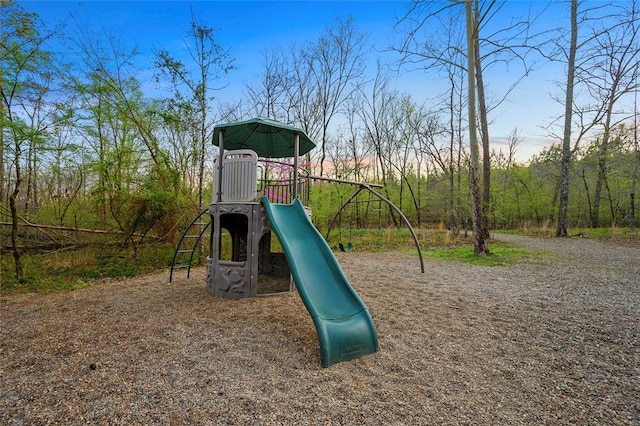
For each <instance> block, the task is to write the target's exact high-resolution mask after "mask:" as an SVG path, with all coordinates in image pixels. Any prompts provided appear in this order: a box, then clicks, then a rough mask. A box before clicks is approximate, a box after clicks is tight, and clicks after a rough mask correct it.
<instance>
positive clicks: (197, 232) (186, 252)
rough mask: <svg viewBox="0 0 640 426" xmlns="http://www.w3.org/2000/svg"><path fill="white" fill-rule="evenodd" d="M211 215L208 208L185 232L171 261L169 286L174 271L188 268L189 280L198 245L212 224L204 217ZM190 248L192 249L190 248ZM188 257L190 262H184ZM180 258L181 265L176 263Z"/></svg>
mask: <svg viewBox="0 0 640 426" xmlns="http://www.w3.org/2000/svg"><path fill="white" fill-rule="evenodd" d="M208 213H209V209H208V208H206V209H204V210H202V211H201V212H200V214H199V215H198V216H196V218H195V219H193V220H192V221H191V223H190V224H189V226H187V228H186V229H185V230H184V232H183V233H182V236H181V237H180V240H179V241H178V245H177V246H176V250H175V252H174V253H173V259H172V260H171V272H169V284H171V281H172V280H173V271H174V270H176V269H184V268H187V278H189V276H190V275H191V266H192V265H193V264H194V263H193V257H194V253H195V252H196V251H197V250H198V243H199V242H200V239H201V238H202V236H203V235H204V232H205V231H206V230H207V229H208V228H209V225H211V222H210V221H209V222H205V221H204V220H205V219H204V218H203V216H205V217H206V215H207V214H208ZM191 242H193V244H191ZM184 246H186V247H184ZM189 247H190V248H189ZM187 257H188V260H184V259H185V258H187ZM178 258H180V259H181V260H183V261H181V262H180V263H176V259H178Z"/></svg>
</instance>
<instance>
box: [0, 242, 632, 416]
mask: <svg viewBox="0 0 640 426" xmlns="http://www.w3.org/2000/svg"><path fill="white" fill-rule="evenodd" d="M497 238H498V239H503V240H508V241H511V242H515V243H518V244H521V245H523V246H526V247H528V248H530V249H532V250H536V251H544V252H545V253H546V254H545V255H544V256H543V257H542V261H540V258H538V260H537V261H535V262H523V263H520V264H517V265H511V266H499V267H482V266H472V265H466V264H461V263H460V264H459V263H452V262H440V261H432V260H427V261H426V270H427V272H426V274H421V273H420V268H419V263H418V259H417V257H415V256H410V255H403V254H397V253H375V254H373V253H357V252H356V251H354V252H351V253H348V254H347V253H337V254H336V255H337V257H338V259H339V261H340V264H341V265H342V267H343V269H344V271H345V274H346V275H347V277H348V278H349V280H350V281H351V283H352V285H353V287H354V288H355V289H356V291H357V292H358V293H359V294H360V296H361V297H362V299H363V300H364V302H365V303H366V304H367V306H368V307H369V310H370V312H371V314H372V317H373V320H374V322H375V324H376V327H377V330H378V335H379V341H380V352H378V353H376V354H373V355H368V356H366V357H363V358H360V359H358V360H355V361H350V362H346V363H340V364H336V365H333V366H331V367H329V368H326V369H323V368H321V367H320V357H319V348H318V341H317V336H316V332H315V329H314V327H313V322H312V321H311V318H310V317H309V316H308V314H307V313H306V311H305V308H304V305H303V304H302V302H301V300H300V298H299V297H298V295H297V294H295V293H292V294H288V295H285V296H279V297H264V298H255V299H245V300H228V299H218V298H213V297H211V296H209V295H208V293H207V292H206V289H205V283H204V280H205V271H204V269H198V270H196V271H195V272H194V271H192V277H191V279H190V280H186V279H184V278H179V279H178V280H174V283H173V284H172V285H167V275H168V274H160V275H152V276H145V277H141V278H136V279H131V280H119V281H108V282H101V283H99V284H97V285H95V286H92V287H90V288H87V289H84V290H79V291H75V292H72V293H68V294H54V295H38V294H29V295H10V296H7V295H3V296H0V339H1V340H0V424H3V425H23V424H24V425H35V424H52V423H55V424H127V425H130V424H163V425H165V424H203V425H204V424H371V425H379V424H389V425H393V424H396V425H403V424H486V425H495V424H527V425H530V424H550V425H558V424H612V425H613V424H615V425H621V424H629V425H632V424H634V425H638V424H640V367H639V362H640V329H639V318H640V262H639V260H640V248H638V247H629V246H628V245H627V246H622V245H615V244H608V243H607V244H604V243H601V242H597V241H592V240H587V239H580V238H572V239H532V238H523V237H515V236H508V235H498V236H497Z"/></svg>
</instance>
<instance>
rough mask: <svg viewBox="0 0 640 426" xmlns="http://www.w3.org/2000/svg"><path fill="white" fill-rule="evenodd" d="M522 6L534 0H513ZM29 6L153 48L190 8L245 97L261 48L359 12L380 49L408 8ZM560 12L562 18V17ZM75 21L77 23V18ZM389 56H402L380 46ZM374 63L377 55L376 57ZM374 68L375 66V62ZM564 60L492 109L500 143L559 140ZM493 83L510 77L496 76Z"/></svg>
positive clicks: (428, 86) (419, 78)
mask: <svg viewBox="0 0 640 426" xmlns="http://www.w3.org/2000/svg"><path fill="white" fill-rule="evenodd" d="M510 3H511V4H509V6H510V7H513V8H515V9H517V8H518V7H521V6H522V5H526V4H527V2H523V1H513V0H512V1H511V2H510ZM20 4H22V5H23V6H24V7H25V8H26V9H27V10H28V11H31V12H35V13H37V14H38V15H39V16H40V18H41V19H42V20H43V21H44V22H45V23H46V24H47V25H48V26H53V25H55V24H56V23H57V22H60V21H63V20H67V21H69V19H70V17H73V20H75V21H77V23H79V24H80V25H81V26H87V27H89V28H91V29H92V30H93V31H95V32H98V33H100V32H106V33H111V34H116V35H118V36H119V37H120V38H121V39H122V41H124V42H126V43H127V44H130V45H131V46H133V45H137V46H138V47H139V48H140V50H141V51H142V52H143V53H144V54H145V55H148V58H149V63H151V52H152V50H153V49H154V48H159V47H162V48H166V49H168V50H169V51H170V52H172V54H173V53H174V52H176V51H179V49H182V48H183V47H182V40H183V39H184V38H185V33H186V31H187V30H188V28H189V23H190V20H191V10H192V9H193V12H194V13H195V16H196V17H197V19H198V20H199V21H202V22H205V23H206V24H207V25H209V26H211V27H212V28H214V30H215V31H216V39H217V40H218V42H219V43H220V44H221V45H222V46H223V47H225V48H228V49H229V50H230V54H231V56H232V57H234V58H235V66H236V69H235V70H233V71H232V72H231V73H230V74H229V79H230V84H229V86H228V88H226V89H225V90H226V93H225V95H226V96H228V97H229V98H232V99H233V98H239V97H240V96H241V91H242V89H243V87H244V86H245V85H246V84H247V83H250V82H252V80H254V79H255V78H256V77H257V76H258V75H259V73H260V70H261V65H262V53H263V52H264V50H265V49H267V48H270V47H272V46H273V45H281V46H283V47H284V48H288V47H289V46H291V45H292V44H294V43H302V42H304V41H307V40H313V39H314V38H316V37H317V36H318V35H319V34H321V33H322V32H323V30H324V28H325V27H326V26H327V25H331V24H333V23H334V22H335V19H336V18H338V17H345V16H353V17H354V19H355V23H356V25H357V27H358V29H359V30H360V31H361V32H363V33H367V34H369V35H370V40H371V42H372V43H373V44H374V45H375V48H376V49H377V50H379V51H384V50H385V49H387V48H388V47H389V46H390V45H392V44H393V42H394V38H395V39H396V40H397V39H398V37H399V36H398V35H397V34H394V30H393V25H394V24H395V23H396V22H397V16H400V15H402V13H403V12H404V11H405V7H406V6H405V2H401V1H364V0H363V1H191V2H188V1H84V2H78V1H45V0H40V1H30V0H27V1H21V2H20ZM558 18H560V17H558ZM69 25H70V26H73V25H75V24H73V23H71V24H69ZM379 55H381V56H383V60H385V61H393V60H395V59H396V57H395V56H394V55H393V54H392V53H390V52H386V53H385V52H381V53H379ZM372 62H375V58H373V57H372ZM371 71H372V72H374V71H375V70H374V69H373V67H372V69H371ZM561 74H562V67H559V68H558V67H557V66H555V67H554V68H547V69H542V70H539V72H537V73H535V74H534V75H532V77H531V78H528V79H527V80H525V81H524V82H523V83H522V84H521V86H520V87H519V88H518V89H517V90H516V92H515V93H514V96H512V97H511V98H510V100H509V102H507V103H505V104H504V105H503V106H501V107H500V108H499V109H498V110H497V111H496V112H495V114H493V118H494V122H493V123H492V127H491V129H490V133H491V139H492V142H493V143H494V145H493V146H494V148H495V149H499V148H500V147H503V149H504V145H501V141H503V140H504V139H505V138H506V137H507V135H508V134H509V133H510V132H511V131H512V130H513V129H514V128H515V127H518V129H519V130H520V131H521V134H522V136H524V138H525V140H524V142H523V143H522V144H521V145H520V147H519V149H518V152H519V158H521V159H523V160H524V159H528V158H529V157H530V156H531V155H532V154H535V153H538V152H539V151H540V149H541V148H542V147H544V146H547V145H548V144H549V143H550V142H551V141H552V139H550V138H548V137H546V135H545V133H546V132H545V131H544V130H542V129H541V128H540V126H541V125H544V124H547V123H548V122H549V121H550V120H551V117H553V116H554V115H557V114H559V113H561V111H562V108H561V107H560V106H559V105H558V104H557V103H554V102H553V101H552V100H551V99H550V93H552V92H557V88H556V87H555V86H554V85H553V80H554V79H558V80H562V79H563V77H562V75H561ZM492 77H493V78H494V81H487V83H488V84H489V87H490V88H491V87H492V86H491V85H493V87H497V86H499V85H500V84H501V82H502V81H503V80H504V79H503V78H501V76H499V75H498V76H492ZM395 83H396V87H397V88H398V89H399V90H401V91H403V92H408V93H410V94H411V95H412V96H413V98H414V99H415V100H418V101H422V100H426V101H427V102H428V97H429V96H430V94H432V93H435V92H437V91H440V90H439V88H438V87H434V82H433V81H432V80H430V79H428V78H425V76H424V74H421V73H420V72H411V73H401V74H400V75H398V78H397V80H396V81H395Z"/></svg>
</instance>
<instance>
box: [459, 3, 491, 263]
mask: <svg viewBox="0 0 640 426" xmlns="http://www.w3.org/2000/svg"><path fill="white" fill-rule="evenodd" d="M472 9H473V5H472V0H465V17H466V23H467V63H468V66H467V73H468V88H469V89H468V91H467V94H468V97H469V101H468V105H467V107H468V110H469V146H470V149H471V158H470V161H469V189H470V191H471V198H472V207H471V208H472V210H473V216H472V217H473V253H474V254H475V255H477V256H487V255H488V254H489V248H488V247H487V243H486V239H485V235H486V230H485V229H484V227H485V226H486V225H485V221H484V212H483V211H482V200H481V197H480V177H479V172H478V133H477V131H476V87H475V83H476V79H475V69H476V67H475V60H476V59H475V52H476V49H475V46H476V43H477V42H476V37H477V27H476V25H475V23H474V18H473V10H472Z"/></svg>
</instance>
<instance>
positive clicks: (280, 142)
mask: <svg viewBox="0 0 640 426" xmlns="http://www.w3.org/2000/svg"><path fill="white" fill-rule="evenodd" d="M213 142H214V144H215V145H217V146H218V148H219V155H218V158H217V159H216V160H215V164H214V179H213V199H212V203H211V205H210V206H209V207H208V208H207V209H205V210H204V211H202V212H201V213H200V215H199V216H198V217H197V218H196V219H194V221H193V222H192V223H191V224H190V226H189V228H188V230H187V231H185V234H183V237H182V238H181V239H180V242H179V243H178V247H177V249H176V253H175V255H174V260H173V262H172V268H171V273H170V281H171V280H172V278H173V272H174V269H176V268H177V267H178V266H176V265H175V263H176V257H177V256H178V255H179V254H181V253H182V254H184V253H186V254H189V260H188V262H187V264H186V267H187V268H190V265H191V262H192V260H193V256H194V253H195V252H196V247H197V245H198V241H200V239H201V238H202V237H203V236H204V235H205V232H206V230H207V229H209V228H210V234H209V244H208V245H209V247H208V248H209V256H208V257H207V289H208V291H209V293H210V294H211V295H213V296H216V297H224V298H234V299H242V298H248V297H256V296H266V295H277V294H283V293H288V292H290V291H293V290H294V284H295V288H297V290H298V293H299V295H300V297H301V299H302V301H303V303H304V305H305V307H306V308H307V311H308V312H309V314H310V315H311V317H312V319H313V321H314V325H315V327H316V331H317V333H318V340H319V342H320V355H321V365H322V366H323V367H327V366H329V365H332V364H334V363H337V362H342V361H347V360H351V359H355V358H358V357H361V356H364V355H367V354H370V353H373V352H376V351H378V338H377V333H376V329H375V326H374V323H373V320H372V318H371V316H370V314H369V312H368V310H367V307H366V306H365V305H364V303H363V302H362V300H361V299H360V297H359V296H358V295H357V293H356V292H355V291H354V290H353V288H352V287H351V284H350V283H349V281H348V280H347V278H346V276H345V275H344V273H343V271H342V269H341V268H340V265H339V264H338V261H337V260H336V258H335V256H334V254H333V252H332V250H331V248H330V247H329V245H328V244H327V242H326V241H325V239H324V238H323V237H322V235H321V234H320V233H319V232H318V230H317V229H316V228H315V226H314V225H313V223H312V222H311V219H310V216H311V211H310V209H308V208H307V207H305V206H304V205H303V202H302V201H301V198H302V199H306V200H308V194H309V184H310V180H311V179H325V180H326V178H318V177H313V176H308V175H307V174H306V171H304V170H300V167H299V162H298V160H299V157H300V156H301V155H303V154H305V153H307V152H309V151H310V150H311V149H313V148H314V147H315V144H314V143H313V142H312V141H311V140H310V139H309V138H308V137H307V136H306V135H305V134H304V132H303V131H302V130H300V129H298V128H295V127H292V126H288V125H285V124H282V123H278V122H275V121H272V120H266V119H253V120H248V121H241V122H236V123H229V124H221V125H217V126H216V127H215V128H214V141H213ZM291 157H292V158H293V172H292V173H291V176H290V177H289V178H287V179H286V182H282V181H279V182H276V184H273V182H272V184H271V185H268V184H265V182H266V181H267V179H266V174H267V173H266V172H265V170H264V169H263V170H262V176H261V179H258V173H257V172H258V170H259V159H260V158H262V159H268V161H269V162H274V163H276V164H277V160H273V159H282V158H291ZM258 180H260V182H261V184H260V188H258V184H257V182H258ZM347 183H351V182H347ZM362 185H367V184H362ZM278 186H280V187H282V186H286V191H280V192H278V190H277V187H278ZM365 187H368V189H369V190H372V189H371V187H370V186H364V187H361V189H362V188H365ZM259 192H261V193H262V196H261V198H259V199H258V194H259ZM374 192H375V191H374ZM378 195H379V194H378ZM383 198H384V197H383ZM273 201H278V202H276V203H274V202H273ZM385 202H387V203H390V202H389V201H388V200H386V199H385ZM345 205H346V203H345ZM391 205H392V204H391ZM343 207H344V205H343ZM343 207H341V209H342V208H343ZM394 207H395V206H394ZM397 211H398V212H399V210H397ZM400 214H401V213H400ZM401 216H402V217H403V219H404V220H405V221H406V218H404V215H402V214H401ZM206 218H208V219H209V221H206ZM334 219H335V218H334ZM407 224H408V221H407ZM408 225H409V224H408ZM194 227H195V229H196V232H192V231H189V229H191V228H194ZM409 227H410V225H409ZM410 229H411V227H410ZM411 232H412V234H413V235H414V239H415V242H416V244H418V242H417V238H416V237H415V233H413V229H411ZM274 234H275V235H276V236H277V238H278V240H279V243H280V245H281V247H282V250H283V252H274V251H272V244H273V240H272V236H273V235H274ZM185 241H189V243H190V244H191V243H192V246H191V248H190V249H181V245H182V244H183V242H185ZM193 241H195V242H193ZM223 241H225V242H226V243H227V244H223ZM417 247H418V249H419V245H417ZM419 252H420V250H419ZM420 260H421V264H422V257H420ZM422 268H423V272H424V266H422ZM188 275H189V272H187V276H188Z"/></svg>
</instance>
